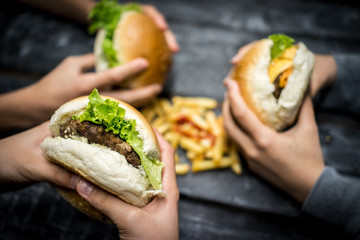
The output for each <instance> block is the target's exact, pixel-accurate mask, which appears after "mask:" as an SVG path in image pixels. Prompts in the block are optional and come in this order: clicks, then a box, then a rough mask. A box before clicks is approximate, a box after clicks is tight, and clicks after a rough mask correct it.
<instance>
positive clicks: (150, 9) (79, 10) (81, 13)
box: [19, 0, 180, 53]
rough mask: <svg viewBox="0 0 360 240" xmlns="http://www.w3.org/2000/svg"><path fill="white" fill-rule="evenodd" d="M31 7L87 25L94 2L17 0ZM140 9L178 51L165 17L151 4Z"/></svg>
mask: <svg viewBox="0 0 360 240" xmlns="http://www.w3.org/2000/svg"><path fill="white" fill-rule="evenodd" d="M19 1H20V2H22V3H24V4H27V5H29V6H32V7H36V8H39V9H42V10H45V11H47V12H50V13H54V14H56V15H58V16H62V17H66V18H69V19H72V20H75V21H77V22H80V23H83V24H86V25H88V24H89V23H90V21H89V19H88V16H89V13H90V11H91V9H92V8H93V7H94V6H95V4H96V2H95V1H92V0H51V1H49V0H19ZM141 9H142V11H143V12H144V13H145V14H146V15H148V16H149V17H150V18H151V19H152V20H153V21H154V22H155V24H156V26H158V28H159V29H161V30H162V31H163V33H164V36H165V39H166V42H167V44H168V45H169V48H170V50H171V51H172V52H173V53H176V52H178V51H179V49H180V47H179V45H178V43H177V41H176V38H175V35H174V34H173V32H172V31H171V30H170V28H169V27H168V24H167V22H166V19H165V17H164V16H163V15H162V14H161V12H159V11H158V10H157V9H156V8H155V7H154V6H152V5H146V4H142V5H141Z"/></svg>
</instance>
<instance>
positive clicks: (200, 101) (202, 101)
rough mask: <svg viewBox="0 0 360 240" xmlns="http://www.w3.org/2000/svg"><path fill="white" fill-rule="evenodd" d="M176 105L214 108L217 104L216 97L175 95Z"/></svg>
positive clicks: (174, 102) (174, 101)
mask: <svg viewBox="0 0 360 240" xmlns="http://www.w3.org/2000/svg"><path fill="white" fill-rule="evenodd" d="M173 104H174V105H186V106H189V107H200V108H208V109H213V108H215V107H216V106H217V102H216V100H215V99H212V98H206V97H186V98H185V97H179V96H177V97H173Z"/></svg>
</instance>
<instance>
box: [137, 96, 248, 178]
mask: <svg viewBox="0 0 360 240" xmlns="http://www.w3.org/2000/svg"><path fill="white" fill-rule="evenodd" d="M217 107H218V103H217V101H216V100H215V99H212V98H207V97H180V96H174V97H172V99H171V101H170V100H168V99H166V98H158V99H156V100H154V101H153V102H152V103H151V104H149V105H148V106H146V107H145V108H143V109H142V111H141V112H142V114H143V115H144V116H145V118H146V119H147V120H148V121H149V122H150V123H151V125H152V126H153V127H154V128H155V129H157V130H158V131H159V132H160V133H161V134H162V135H163V136H164V137H165V139H166V140H167V141H168V142H169V143H170V144H171V145H172V146H173V147H174V149H175V150H176V155H175V160H176V165H175V166H176V174H177V175H184V174H187V173H188V172H190V171H191V172H194V173H195V172H201V171H209V170H214V169H223V168H230V169H231V170H232V171H233V172H234V173H235V174H238V175H240V174H241V172H242V168H241V163H240V157H239V155H238V153H237V150H236V147H235V144H234V143H233V142H232V141H231V140H230V139H229V138H228V136H227V134H226V132H225V129H224V126H223V117H222V116H221V115H217V114H216V109H217ZM180 151H182V152H185V156H186V159H187V161H184V159H181V160H180V159H179V152H180Z"/></svg>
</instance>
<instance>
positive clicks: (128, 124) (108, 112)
mask: <svg viewBox="0 0 360 240" xmlns="http://www.w3.org/2000/svg"><path fill="white" fill-rule="evenodd" d="M124 117H125V109H123V108H121V107H119V106H118V103H117V102H115V101H112V100H110V99H105V100H103V99H102V98H101V97H100V95H99V92H98V90H97V89H94V90H93V91H92V93H91V94H90V95H89V103H88V105H87V106H86V108H85V111H84V112H83V113H82V114H81V115H80V116H75V117H74V118H76V119H79V120H80V121H81V122H82V121H89V122H92V123H94V124H98V125H102V126H105V127H106V128H105V131H107V132H108V131H112V132H113V133H114V134H115V135H117V136H119V137H120V138H121V139H122V140H124V141H126V142H127V143H128V144H129V145H130V146H131V147H132V148H133V149H134V151H135V152H136V153H137V154H138V155H139V157H140V160H141V165H142V166H143V168H144V170H145V173H146V175H147V176H148V178H149V181H150V183H151V185H152V186H153V188H154V189H156V190H161V188H162V182H161V170H162V168H163V163H162V162H160V161H159V160H158V159H153V158H151V157H149V156H147V155H146V154H145V153H144V152H143V149H144V147H143V145H144V143H143V140H142V139H141V138H139V132H138V131H137V130H136V121H135V120H134V119H132V120H125V119H124Z"/></svg>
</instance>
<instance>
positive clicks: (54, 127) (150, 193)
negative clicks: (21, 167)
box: [41, 96, 165, 216]
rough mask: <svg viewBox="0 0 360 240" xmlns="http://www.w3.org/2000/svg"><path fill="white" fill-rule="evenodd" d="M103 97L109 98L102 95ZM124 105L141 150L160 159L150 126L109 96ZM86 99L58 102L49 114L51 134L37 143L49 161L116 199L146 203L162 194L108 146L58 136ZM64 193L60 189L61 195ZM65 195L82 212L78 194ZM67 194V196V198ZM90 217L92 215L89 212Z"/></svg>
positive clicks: (144, 175) (128, 108)
mask: <svg viewBox="0 0 360 240" xmlns="http://www.w3.org/2000/svg"><path fill="white" fill-rule="evenodd" d="M102 98H103V99H106V98H109V97H103V96H102ZM110 99H111V100H113V101H116V102H118V103H119V106H120V107H122V108H124V109H125V111H126V113H125V119H128V120H129V119H135V121H136V123H137V124H136V130H137V131H138V132H139V136H140V138H141V139H142V140H143V145H144V149H143V152H144V153H145V154H146V155H148V156H152V157H153V158H156V159H160V150H159V145H158V142H157V138H156V136H155V133H154V131H153V129H152V127H151V126H150V125H149V123H148V122H147V121H146V120H145V118H144V117H143V116H142V115H141V114H140V113H139V112H138V111H137V110H136V109H135V108H133V107H131V106H130V105H128V104H127V103H124V102H122V101H119V100H117V99H113V98H110ZM88 102H89V100H88V98H87V97H80V98H76V99H74V100H72V101H69V102H67V103H65V104H64V105H62V106H61V107H60V108H59V109H58V110H57V111H56V112H55V113H54V115H53V116H52V117H51V121H50V125H49V128H50V131H51V132H52V134H53V135H54V137H48V138H46V139H45V140H44V142H43V143H42V144H41V147H42V149H43V150H44V152H45V154H46V156H47V157H48V158H49V160H51V161H53V162H55V163H57V164H59V165H62V166H64V167H65V168H67V169H69V170H71V171H73V172H75V173H76V174H79V175H81V176H82V177H83V178H85V179H86V180H88V181H90V182H92V183H93V184H95V185H97V186H99V187H100V188H102V189H104V190H106V191H108V192H110V193H112V194H114V195H115V196H117V197H119V198H120V199H122V200H124V201H125V202H128V203H130V204H132V205H135V206H137V207H143V206H145V205H146V204H148V203H149V202H150V201H151V200H152V199H153V198H154V197H155V196H156V195H159V194H160V195H164V194H165V193H164V192H163V191H162V190H154V189H153V187H152V186H151V184H150V182H149V179H148V178H147V176H146V174H145V171H144V170H143V169H142V168H135V167H133V166H132V165H131V164H129V163H128V162H127V161H126V159H125V157H124V156H123V155H121V154H119V153H118V152H116V151H112V150H111V149H110V148H107V147H104V146H101V145H99V144H88V143H87V141H86V139H81V138H80V137H79V139H71V138H62V137H60V136H59V129H60V125H61V124H63V123H65V122H67V121H68V120H70V119H71V118H72V116H74V115H80V114H81V113H82V112H83V111H84V110H85V107H86V105H87V103H88ZM63 193H64V192H62V195H64V194H63ZM72 195H73V194H70V195H69V194H67V197H66V199H67V200H68V201H70V202H71V203H72V204H73V205H74V206H76V207H77V208H79V209H80V210H82V211H85V212H87V213H88V212H89V211H88V210H87V209H85V207H84V209H81V208H83V206H86V204H85V203H79V198H78V196H72ZM69 196H70V197H69ZM90 215H92V216H94V215H96V214H90Z"/></svg>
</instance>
